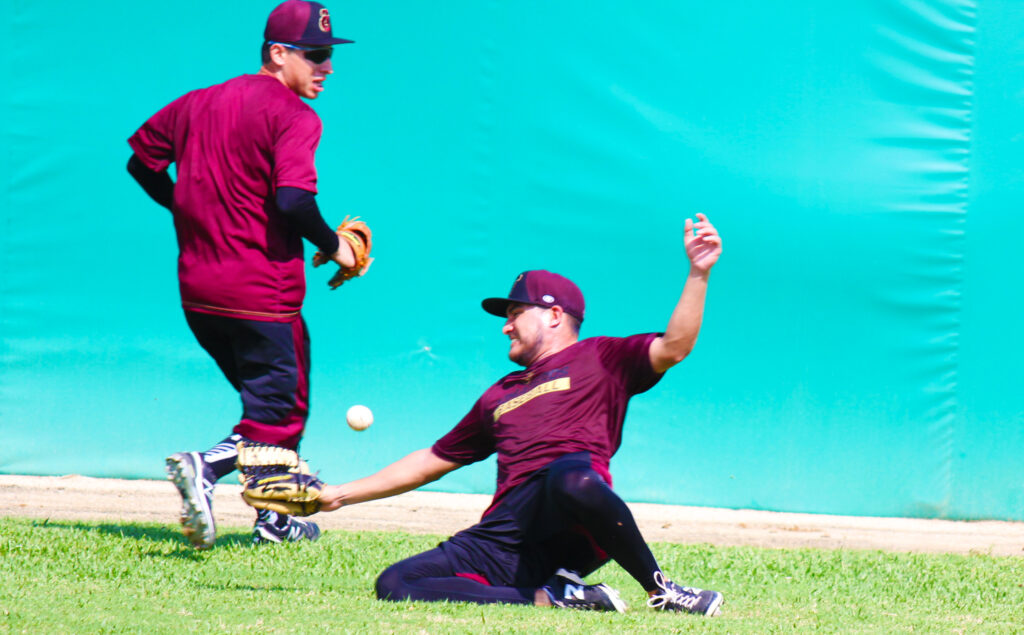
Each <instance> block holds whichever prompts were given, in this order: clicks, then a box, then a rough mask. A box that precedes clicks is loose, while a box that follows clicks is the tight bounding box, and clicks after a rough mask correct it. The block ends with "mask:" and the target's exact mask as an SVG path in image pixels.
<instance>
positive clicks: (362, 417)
mask: <svg viewBox="0 0 1024 635" xmlns="http://www.w3.org/2000/svg"><path fill="white" fill-rule="evenodd" d="M345 421H347V422H348V427H350V428H352V429H353V430H365V429H367V428H369V427H370V425H371V424H373V412H372V411H371V410H370V409H369V408H367V407H366V406H352V407H351V408H349V409H348V412H346V413H345Z"/></svg>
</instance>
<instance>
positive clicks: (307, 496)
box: [235, 441, 324, 516]
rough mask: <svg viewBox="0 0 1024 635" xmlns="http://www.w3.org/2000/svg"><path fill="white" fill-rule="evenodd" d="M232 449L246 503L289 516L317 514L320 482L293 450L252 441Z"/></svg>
mask: <svg viewBox="0 0 1024 635" xmlns="http://www.w3.org/2000/svg"><path fill="white" fill-rule="evenodd" d="M236 447H237V449H238V458H237V459H236V461H235V466H236V467H237V468H238V470H239V472H240V474H239V476H238V480H239V481H240V482H241V483H242V486H243V489H242V498H243V499H245V502H246V503H248V504H249V505H251V506H253V507H255V508H257V509H269V510H271V511H275V512H277V513H279V514H290V515H292V516H309V515H312V514H315V513H317V512H318V511H320V501H319V498H320V490H322V489H323V486H324V483H323V481H321V480H320V479H318V478H317V477H316V475H314V474H310V473H309V466H308V465H307V464H306V462H305V461H303V460H302V459H301V458H299V455H298V453H296V452H295V450H289V449H288V448H283V447H281V446H277V445H269V444H266V443H256V442H254V441H240V442H239V443H238V445H237V446H236Z"/></svg>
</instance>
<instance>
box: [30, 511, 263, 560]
mask: <svg viewBox="0 0 1024 635" xmlns="http://www.w3.org/2000/svg"><path fill="white" fill-rule="evenodd" d="M32 525H33V526H34V527H39V528H45V529H58V530H73V531H83V532H97V533H100V534H103V535H106V536H114V537H117V538H128V539H132V540H137V541H140V542H152V543H164V544H166V545H168V546H169V547H171V548H172V551H170V552H155V551H154V552H149V553H147V554H146V555H148V556H149V557H152V558H183V559H188V560H200V559H203V558H204V557H205V554H207V553H209V551H201V550H199V549H196V548H195V547H193V546H192V544H191V543H190V542H189V541H188V540H187V539H186V538H185V535H184V534H182V532H181V528H180V527H178V526H177V525H174V526H168V525H139V524H136V523H132V524H125V525H118V524H114V523H91V522H86V521H74V522H72V521H60V520H49V519H47V520H39V521H35V522H33V523H32ZM226 546H233V547H253V546H254V545H253V543H252V534H251V533H250V532H239V531H228V532H224V533H220V534H218V535H217V543H216V545H215V547H226Z"/></svg>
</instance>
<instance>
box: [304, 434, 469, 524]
mask: <svg viewBox="0 0 1024 635" xmlns="http://www.w3.org/2000/svg"><path fill="white" fill-rule="evenodd" d="M460 467H462V465H460V464H459V463H452V462H451V461H446V460H445V459H442V458H441V457H439V456H437V455H436V454H434V452H433V451H432V450H431V449H430V448H424V449H422V450H416V451H415V452H413V453H412V454H410V455H408V456H406V457H404V458H401V459H399V460H397V461H395V462H394V463H392V464H391V465H389V466H387V467H386V468H384V469H382V470H381V471H379V472H377V473H376V474H373V475H371V476H367V477H366V478H361V479H359V480H358V481H352V482H350V483H345V484H344V485H327V486H325V487H324V489H323V491H322V492H321V493H320V510H321V511H325V512H329V511H333V510H335V509H338V508H340V507H343V506H345V505H355V504H356V503H364V502H366V501H372V500H377V499H378V498H387V497H388V496H394V495H396V494H401V493H403V492H408V491H409V490H414V489H416V488H417V487H420V486H422V485H426V484H427V483H431V482H433V481H436V480H437V479H439V478H441V477H442V476H444V475H445V474H447V473H448V472H451V471H452V470H455V469H458V468H460Z"/></svg>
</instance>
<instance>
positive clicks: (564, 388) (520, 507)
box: [246, 214, 723, 616]
mask: <svg viewBox="0 0 1024 635" xmlns="http://www.w3.org/2000/svg"><path fill="white" fill-rule="evenodd" d="M697 217H698V220H697V222H696V223H694V222H693V221H692V220H689V219H688V220H687V221H686V226H685V231H684V244H685V249H686V253H687V256H688V258H689V260H690V273H689V277H688V279H687V281H686V284H685V286H684V288H683V292H682V295H681V297H680V299H679V301H678V303H677V304H676V306H675V309H674V310H673V312H672V315H671V317H670V318H669V321H668V325H667V326H666V328H665V332H664V333H663V334H657V333H648V334H643V335H633V336H631V337H625V338H617V337H594V338H589V339H584V340H580V339H579V327H580V324H581V323H582V322H583V314H584V303H583V295H582V293H581V292H580V290H579V288H578V287H577V286H576V285H575V284H573V283H572V282H571V281H569V280H568V279H566V278H564V277H562V276H560V275H557V274H554V273H551V272H548V271H527V272H525V273H522V274H520V276H519V277H518V278H516V280H515V283H514V284H513V285H512V290H511V292H510V293H509V295H508V297H504V298H488V299H486V300H484V301H483V308H484V310H486V311H487V312H489V313H493V314H495V315H499V316H503V317H505V325H504V327H503V328H502V333H504V334H505V335H507V336H508V337H509V339H510V340H511V344H510V348H509V358H510V359H511V360H512V361H513V362H515V363H517V364H519V365H521V366H524V367H525V369H524V370H520V371H516V372H513V373H510V374H508V375H506V376H505V377H503V378H502V379H501V380H500V381H498V382H497V383H496V384H494V385H493V386H491V387H490V388H489V389H488V390H487V391H486V392H485V393H484V394H483V396H482V397H481V398H480V399H479V400H477V402H476V404H475V405H474V406H473V408H472V409H471V410H470V411H469V413H468V414H467V415H466V416H465V417H464V418H463V419H462V421H461V422H459V424H458V425H457V426H455V428H453V429H452V430H451V431H450V432H448V433H447V434H446V435H444V436H443V437H441V439H440V440H438V441H437V442H436V443H434V445H433V446H432V447H430V448H424V449H422V450H418V451H416V452H413V453H412V454H410V455H408V456H406V457H405V458H403V459H400V460H398V461H397V462H395V463H393V464H391V465H390V466H388V467H385V468H384V469H382V470H381V471H379V472H377V473H376V474H374V475H372V476H368V477H366V478H363V479H360V480H357V481H353V482H350V483H347V484H344V485H336V486H324V485H323V484H322V483H319V482H318V481H316V480H315V479H312V477H309V476H303V477H302V484H303V489H305V484H307V483H309V482H310V481H313V486H312V488H310V489H308V490H307V491H306V492H305V493H304V494H305V495H308V494H309V493H310V492H313V494H314V495H315V494H316V493H317V491H316V490H319V500H318V503H319V509H320V510H323V511H330V510H335V509H338V508H340V507H342V506H344V505H353V504H355V503H361V502H364V501H369V500H374V499H379V498H384V497H387V496H393V495H395V494H399V493H402V492H406V491H409V490H411V489H415V488H417V487H419V486H421V485H424V484H426V483H429V482H431V481H434V480H437V479H439V478H441V477H442V476H444V475H445V474H447V473H448V472H451V471H452V470H455V469H457V468H459V467H462V466H464V465H468V464H470V463H474V462H476V461H480V460H483V459H485V458H487V457H488V456H490V455H491V454H494V453H497V455H498V481H497V490H496V492H495V495H494V499H493V501H492V503H491V505H490V507H489V508H488V509H487V511H486V512H484V515H483V518H482V520H481V521H480V522H479V523H477V524H476V525H474V526H472V527H470V528H468V529H465V530H463V531H460V532H458V533H457V534H455V535H454V536H452V537H451V538H449V539H448V540H446V541H445V542H443V543H441V545H439V546H438V547H437V548H435V549H432V550H430V551H427V552H425V553H421V554H419V555H416V556H413V557H411V558H408V559H406V560H402V561H401V562H398V563H396V564H394V565H392V566H390V567H389V568H388V569H386V570H385V571H384V572H383V573H382V574H381V575H380V577H379V578H378V579H377V596H378V597H379V598H380V599H383V600H405V599H411V600H422V601H441V600H449V601H461V602H477V603H492V602H505V603H517V604H537V605H545V606H557V607H564V608H585V609H596V610H618V611H622V610H624V608H625V606H624V604H623V602H622V600H621V599H620V598H619V596H618V594H617V593H616V592H615V591H614V590H613V589H611V588H609V587H608V586H607V585H604V584H596V585H587V584H584V582H583V580H582V577H583V576H585V575H587V574H589V573H591V572H592V571H594V570H595V569H597V568H598V567H600V566H601V565H602V564H604V563H605V562H606V561H607V560H608V559H613V560H615V561H616V562H617V563H619V564H620V565H621V566H622V568H623V569H625V570H626V571H627V572H629V574H630V575H632V576H633V577H634V578H636V580H637V582H639V583H640V585H641V586H642V587H643V588H644V590H646V591H647V592H648V594H649V596H650V599H649V601H648V604H649V605H650V606H652V607H654V608H656V609H661V610H669V611H682V612H688V613H696V614H700V615H708V616H712V615H716V614H717V613H718V612H719V607H720V606H721V604H722V600H723V598H722V594H721V593H718V592H717V591H706V590H701V589H698V588H694V587H687V586H681V585H678V584H676V583H675V582H672V581H670V580H669V579H668V578H667V577H666V576H665V574H664V573H662V571H661V569H660V567H659V566H658V563H657V562H656V561H655V559H654V556H653V555H652V553H651V550H650V549H649V548H648V546H647V544H646V543H645V541H644V539H643V537H642V536H641V535H640V531H639V529H638V528H637V525H636V522H635V521H634V520H633V516H632V514H631V513H630V511H629V508H628V507H627V506H626V504H625V503H624V502H623V501H622V499H621V498H619V496H618V495H617V494H616V493H615V492H614V491H612V488H611V482H612V479H611V476H610V474H609V463H610V461H611V458H612V455H614V454H615V452H616V450H618V448H619V444H620V442H621V440H622V424H623V420H624V418H625V416H626V406H627V404H628V402H629V399H630V398H631V397H632V396H633V395H635V394H638V393H641V392H644V391H646V390H648V389H650V388H651V387H653V386H654V385H655V384H656V383H658V381H659V380H660V379H661V377H662V375H663V374H664V373H665V371H667V370H668V369H669V368H671V367H672V366H675V365H676V364H678V363H679V362H680V361H682V360H683V358H685V357H686V356H687V355H688V354H689V353H690V351H691V350H692V348H693V346H694V343H695V342H696V340H697V334H698V332H699V331H700V326H701V321H702V319H703V314H704V300H705V295H706V292H707V285H708V277H709V274H710V271H711V268H712V266H713V265H714V264H715V263H716V262H717V261H718V258H719V256H720V254H721V252H722V241H721V239H720V237H719V235H718V232H717V231H716V230H715V228H714V226H713V225H712V224H711V223H710V222H709V221H708V219H707V217H705V216H704V215H703V214H698V215H697ZM287 479H289V476H288V475H287V474H281V475H277V476H271V477H270V478H269V479H267V482H268V483H271V484H272V486H271V487H267V488H265V489H266V490H267V493H269V496H270V497H273V496H274V495H275V494H277V493H279V492H280V491H281V487H280V485H281V484H282V483H283V482H284V481H286V480H287ZM293 480H295V481H296V482H298V480H299V477H295V478H294V479H293ZM263 489H264V488H262V487H261V483H260V481H259V479H255V480H253V481H251V482H250V483H249V484H248V485H247V489H246V494H247V500H249V501H250V503H252V504H254V506H257V507H258V506H260V505H262V504H263V503H264V502H265V501H261V500H258V499H259V497H260V496H261V495H262V494H263V493H264V492H263ZM306 500H308V499H306ZM254 501H255V502H254ZM314 503H316V501H314ZM305 504H306V505H308V503H305ZM271 506H273V503H272V502H271ZM288 509H307V508H305V507H298V508H293V507H288ZM316 509H317V507H316V505H315V504H314V505H313V506H312V507H310V508H308V511H315V510H316Z"/></svg>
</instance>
